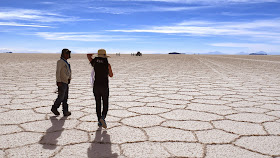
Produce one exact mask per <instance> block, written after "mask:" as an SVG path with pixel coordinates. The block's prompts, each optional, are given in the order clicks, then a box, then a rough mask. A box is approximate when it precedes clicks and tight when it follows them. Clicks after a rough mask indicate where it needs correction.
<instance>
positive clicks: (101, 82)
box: [87, 49, 113, 128]
mask: <svg viewBox="0 0 280 158" xmlns="http://www.w3.org/2000/svg"><path fill="white" fill-rule="evenodd" d="M92 55H93V54H87V58H88V60H89V62H90V64H91V65H92V67H93V70H94V71H93V72H94V76H93V94H94V97H95V101H96V114H97V120H98V126H99V127H100V126H102V127H104V128H107V124H106V121H105V118H106V115H107V112H108V106H109V79H108V76H110V77H113V72H112V68H111V65H110V64H109V63H108V59H107V58H108V57H110V56H108V55H106V50H105V49H99V50H98V53H97V57H95V58H94V59H92ZM101 99H102V102H103V110H102V112H101Z"/></svg>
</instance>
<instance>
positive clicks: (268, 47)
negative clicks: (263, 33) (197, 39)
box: [209, 43, 280, 52]
mask: <svg viewBox="0 0 280 158" xmlns="http://www.w3.org/2000/svg"><path fill="white" fill-rule="evenodd" d="M209 45H211V46H215V47H232V48H245V49H246V50H247V51H248V52H256V51H260V50H262V51H267V52H279V50H280V46H279V45H273V44H265V43H211V44H209Z"/></svg>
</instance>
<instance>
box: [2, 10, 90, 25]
mask: <svg viewBox="0 0 280 158" xmlns="http://www.w3.org/2000/svg"><path fill="white" fill-rule="evenodd" d="M0 20H21V21H22V20H24V21H33V22H67V21H84V20H92V19H80V18H77V17H69V16H64V15H60V14H57V13H52V12H48V11H43V10H33V9H14V8H13V9H2V11H0Z"/></svg>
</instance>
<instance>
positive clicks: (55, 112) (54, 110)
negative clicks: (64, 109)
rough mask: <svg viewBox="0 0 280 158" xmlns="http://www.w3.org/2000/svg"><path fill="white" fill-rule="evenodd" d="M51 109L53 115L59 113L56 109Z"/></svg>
mask: <svg viewBox="0 0 280 158" xmlns="http://www.w3.org/2000/svg"><path fill="white" fill-rule="evenodd" d="M51 111H52V112H53V113H54V114H55V115H60V113H59V112H58V111H57V109H55V108H52V109H51Z"/></svg>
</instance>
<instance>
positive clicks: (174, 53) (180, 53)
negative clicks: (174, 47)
mask: <svg viewBox="0 0 280 158" xmlns="http://www.w3.org/2000/svg"><path fill="white" fill-rule="evenodd" d="M168 54H181V53H178V52H171V53H168Z"/></svg>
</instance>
